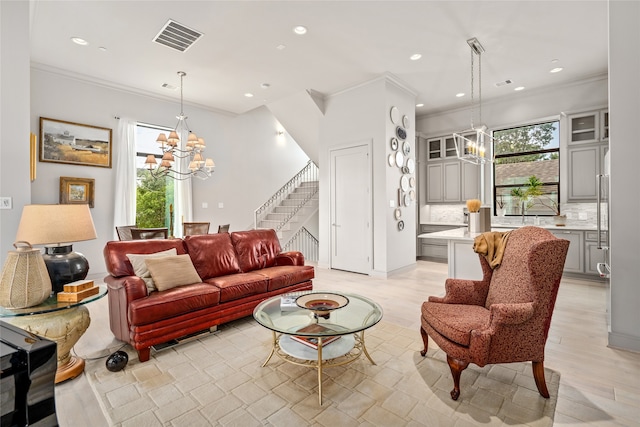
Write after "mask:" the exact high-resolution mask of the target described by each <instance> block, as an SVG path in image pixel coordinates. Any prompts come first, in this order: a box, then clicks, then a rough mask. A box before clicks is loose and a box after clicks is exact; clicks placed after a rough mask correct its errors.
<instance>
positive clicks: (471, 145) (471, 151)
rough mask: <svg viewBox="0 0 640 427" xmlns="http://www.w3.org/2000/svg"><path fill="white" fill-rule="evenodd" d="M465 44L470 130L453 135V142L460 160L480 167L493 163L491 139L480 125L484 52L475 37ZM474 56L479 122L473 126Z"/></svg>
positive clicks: (482, 125)
mask: <svg viewBox="0 0 640 427" xmlns="http://www.w3.org/2000/svg"><path fill="white" fill-rule="evenodd" d="M467 44H468V45H469V48H470V49H471V128H470V129H466V130H463V131H461V132H456V133H454V134H453V140H454V142H455V144H456V152H457V154H458V158H459V159H460V160H463V161H465V162H469V163H473V164H475V165H480V164H484V163H487V162H492V161H493V159H492V157H491V154H490V153H492V152H493V137H492V136H491V135H489V134H488V133H487V132H486V130H487V127H486V126H485V125H484V124H483V123H482V53H483V52H484V47H482V45H481V44H480V42H479V41H478V39H477V38H475V37H474V38H471V39H469V40H467ZM476 56H477V57H478V110H479V114H478V119H479V120H478V123H475V124H474V122H473V120H474V116H475V99H474V74H475V61H474V60H475V57H476Z"/></svg>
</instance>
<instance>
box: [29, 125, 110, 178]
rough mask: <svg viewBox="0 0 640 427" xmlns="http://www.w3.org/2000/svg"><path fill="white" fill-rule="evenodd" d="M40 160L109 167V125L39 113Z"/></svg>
mask: <svg viewBox="0 0 640 427" xmlns="http://www.w3.org/2000/svg"><path fill="white" fill-rule="evenodd" d="M40 161H41V162H52V163H68V164H72V165H80V166H98V167H103V168H110V167H111V129H109V128H101V127H98V126H91V125H83V124H80V123H73V122H65V121H62V120H54V119H48V118H45V117H40Z"/></svg>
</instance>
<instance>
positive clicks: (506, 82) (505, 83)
mask: <svg viewBox="0 0 640 427" xmlns="http://www.w3.org/2000/svg"><path fill="white" fill-rule="evenodd" d="M511 83H513V82H512V81H511V79H507V80H505V81H502V82H498V83H496V86H497V87H500V86H505V85H510V84H511Z"/></svg>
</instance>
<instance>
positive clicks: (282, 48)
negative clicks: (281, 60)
mask: <svg viewBox="0 0 640 427" xmlns="http://www.w3.org/2000/svg"><path fill="white" fill-rule="evenodd" d="M286 47H287V46H285V45H283V44H279V45H278V46H276V49H278V50H284V49H285V48H286Z"/></svg>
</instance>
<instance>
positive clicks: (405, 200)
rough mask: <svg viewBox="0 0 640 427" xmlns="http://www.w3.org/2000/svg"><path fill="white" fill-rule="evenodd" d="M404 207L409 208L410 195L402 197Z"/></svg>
mask: <svg viewBox="0 0 640 427" xmlns="http://www.w3.org/2000/svg"><path fill="white" fill-rule="evenodd" d="M404 205H405V206H407V207H409V206H411V194H409V193H406V194H405V195H404Z"/></svg>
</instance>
